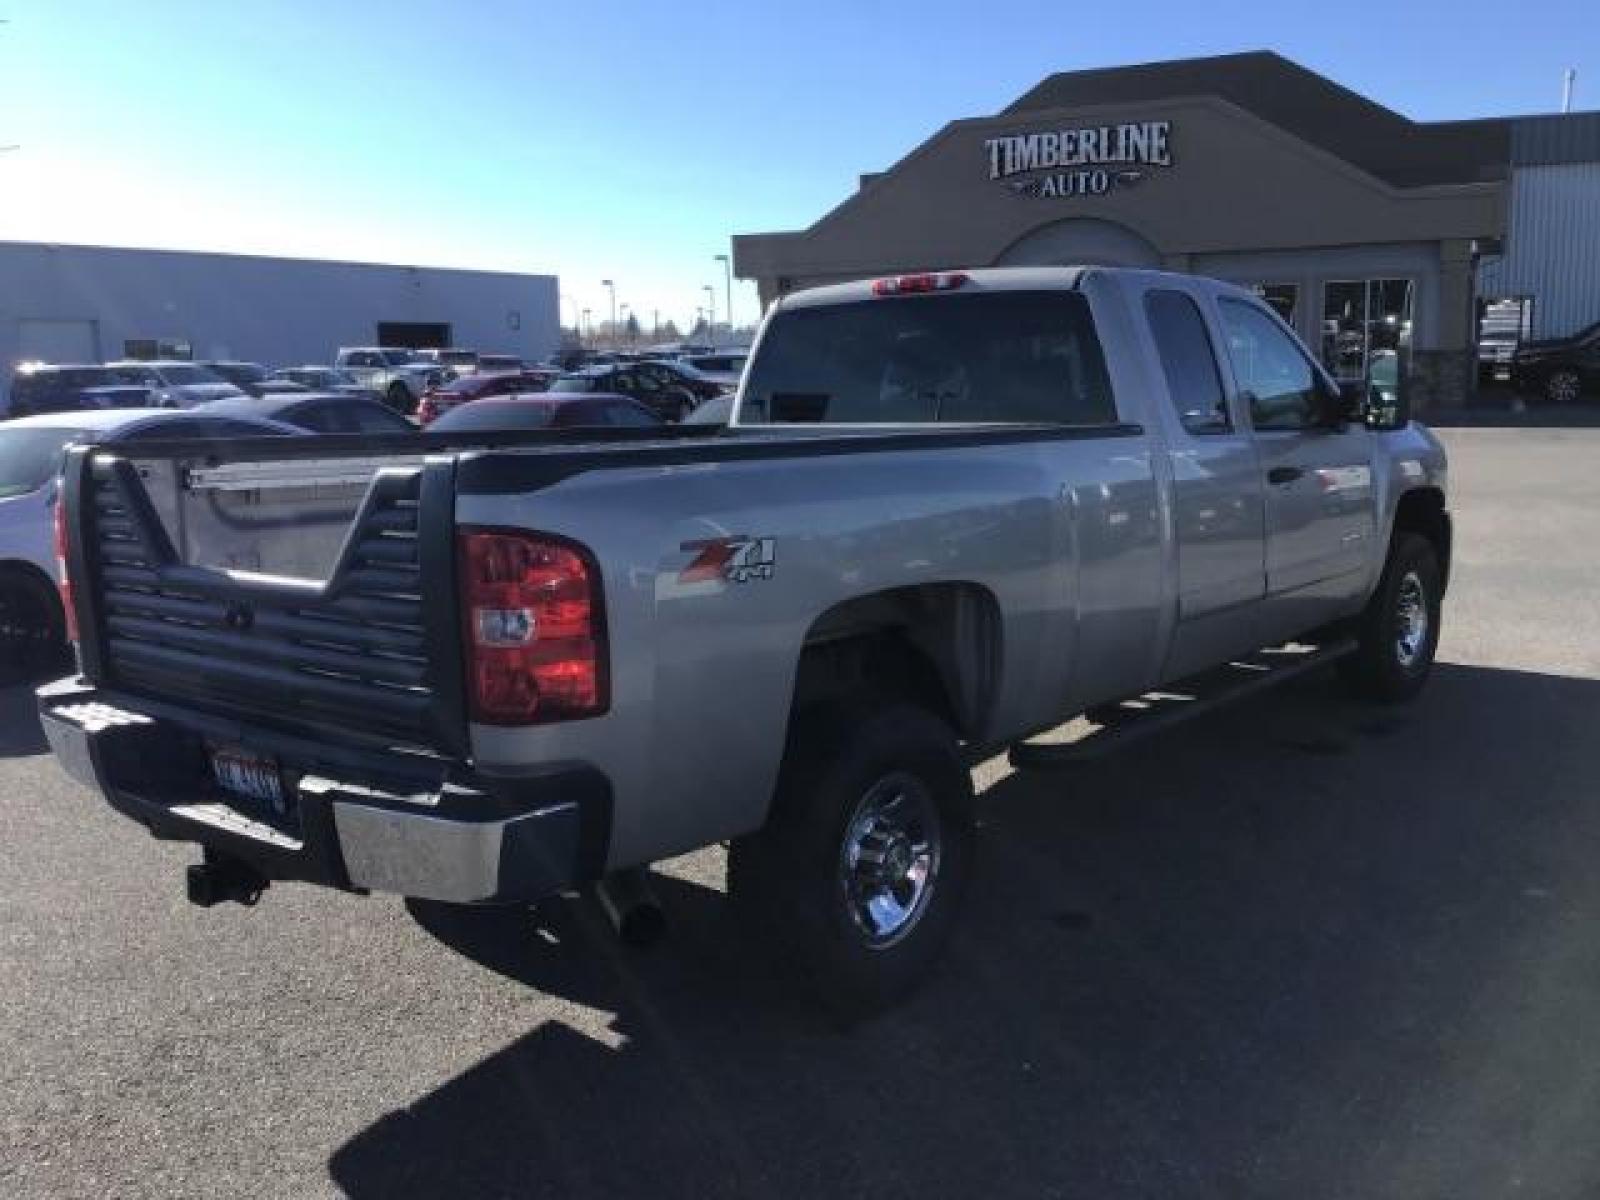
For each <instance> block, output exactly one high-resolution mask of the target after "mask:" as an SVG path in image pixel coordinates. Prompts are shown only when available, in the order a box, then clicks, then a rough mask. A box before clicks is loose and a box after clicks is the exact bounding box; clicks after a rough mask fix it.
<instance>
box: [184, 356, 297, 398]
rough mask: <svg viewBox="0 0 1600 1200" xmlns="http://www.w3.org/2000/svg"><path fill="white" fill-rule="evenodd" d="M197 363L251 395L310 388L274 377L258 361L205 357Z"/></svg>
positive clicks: (268, 394)
mask: <svg viewBox="0 0 1600 1200" xmlns="http://www.w3.org/2000/svg"><path fill="white" fill-rule="evenodd" d="M199 365H200V366H202V367H204V368H205V369H206V370H208V371H210V372H211V373H212V374H213V375H217V376H220V377H221V378H223V379H225V380H227V381H228V382H229V383H231V384H233V386H234V387H236V388H238V389H239V390H240V391H242V392H244V393H246V394H247V395H251V396H272V395H278V394H280V393H283V392H304V391H308V390H310V389H308V388H306V387H305V386H304V385H302V384H298V383H296V382H294V381H293V380H292V379H279V378H276V377H275V376H273V375H272V374H271V373H269V372H268V371H267V369H266V368H265V367H263V366H262V365H261V364H260V363H253V362H226V361H223V362H219V361H217V360H215V359H207V360H206V361H204V362H202V363H200V364H199Z"/></svg>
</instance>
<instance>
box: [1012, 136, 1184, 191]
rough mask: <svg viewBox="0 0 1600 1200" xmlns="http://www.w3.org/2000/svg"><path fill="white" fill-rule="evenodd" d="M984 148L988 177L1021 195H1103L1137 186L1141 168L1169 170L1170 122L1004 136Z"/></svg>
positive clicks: (1170, 148)
mask: <svg viewBox="0 0 1600 1200" xmlns="http://www.w3.org/2000/svg"><path fill="white" fill-rule="evenodd" d="M983 148H984V149H985V150H986V151H988V154H989V178H990V179H994V180H998V181H1000V182H1002V183H1004V184H1005V185H1006V187H1008V188H1010V189H1011V190H1012V191H1013V192H1016V193H1017V194H1018V195H1019V196H1063V197H1066V196H1103V195H1105V194H1106V193H1107V192H1109V191H1111V190H1112V189H1113V188H1121V187H1132V186H1133V185H1134V184H1136V183H1138V182H1139V181H1140V180H1142V179H1143V178H1144V177H1145V175H1146V173H1147V172H1146V171H1145V170H1144V168H1147V167H1170V166H1172V122H1171V121H1136V122H1132V123H1130V124H1126V125H1095V126H1091V127H1089V128H1086V129H1062V130H1051V131H1049V132H1046V133H1019V134H1008V135H1007V136H1005V137H996V138H990V139H988V140H987V141H986V142H984V143H983ZM1019 175H1025V176H1027V178H1025V179H1018V178H1016V176H1019Z"/></svg>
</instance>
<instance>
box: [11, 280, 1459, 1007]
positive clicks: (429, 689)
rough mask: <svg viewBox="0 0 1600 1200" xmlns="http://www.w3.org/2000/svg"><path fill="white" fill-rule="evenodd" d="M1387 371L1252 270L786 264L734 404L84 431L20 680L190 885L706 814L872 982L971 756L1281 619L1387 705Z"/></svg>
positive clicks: (1390, 494)
mask: <svg viewBox="0 0 1600 1200" xmlns="http://www.w3.org/2000/svg"><path fill="white" fill-rule="evenodd" d="M1404 408H1405V403H1404V396H1403V394H1397V395H1395V396H1387V397H1383V398H1381V399H1380V398H1374V397H1369V396H1367V395H1364V394H1361V393H1359V392H1357V391H1355V390H1354V389H1353V386H1347V387H1346V389H1345V390H1343V391H1341V389H1340V388H1339V387H1337V386H1336V385H1335V384H1334V383H1333V381H1332V380H1331V379H1330V378H1329V377H1328V376H1327V375H1326V374H1325V373H1324V371H1323V370H1322V368H1321V367H1320V366H1319V365H1318V364H1317V362H1316V360H1315V359H1314V358H1313V356H1312V355H1311V354H1310V353H1308V352H1307V351H1306V349H1305V348H1304V347H1303V346H1302V345H1301V344H1300V343H1299V341H1298V340H1297V339H1296V337H1295V335H1294V333H1293V332H1292V331H1291V330H1290V329H1289V327H1288V326H1286V325H1285V324H1284V323H1283V321H1282V320H1281V319H1280V318H1279V317H1278V316H1277V315H1276V314H1275V313H1274V312H1273V311H1272V309H1271V308H1269V307H1268V306H1266V305H1265V304H1263V303H1261V302H1260V301H1259V300H1257V299H1256V298H1255V297H1254V296H1252V295H1251V294H1250V293H1248V292H1245V291H1242V290H1240V289H1238V288H1234V287H1231V286H1228V285H1225V284H1221V283H1217V282H1213V281H1209V280H1202V279H1194V278H1188V277H1184V276H1177V275H1169V274H1160V273H1153V272H1137V271H1122V270H1112V269H1101V268H1083V269H1072V268H1050V269H1012V270H994V271H974V272H972V273H970V274H959V273H947V274H939V275H913V276H901V277H895V278H890V279H884V280H878V281H875V282H866V283H857V284H845V285H839V286H834V287H826V288H821V289H817V290H814V291H808V292H802V293H798V294H795V295H791V296H788V297H785V298H783V299H782V300H780V301H779V302H778V303H776V304H775V305H774V306H773V307H772V309H771V311H770V312H769V314H768V316H767V318H766V321H765V323H764V325H763V327H762V330H761V333H760V336H759V339H758V341H757V343H756V346H755V348H754V350H753V352H752V358H751V361H750V363H749V365H748V369H747V370H746V372H745V374H744V378H743V382H742V385H741V390H740V393H739V395H738V397H737V401H736V409H735V414H734V420H733V423H732V425H731V427H730V428H728V429H727V430H726V431H723V430H721V429H718V428H716V427H710V426H705V427H695V426H685V427H682V428H681V429H675V430H671V431H667V432H661V431H641V432H639V433H637V434H636V433H633V432H631V431H612V432H610V433H600V432H598V431H594V432H591V431H568V432H551V433H547V434H533V435H512V436H510V437H502V438H500V439H499V440H495V439H494V438H493V437H492V435H491V438H490V440H488V441H484V440H479V441H472V440H452V438H451V437H449V436H446V435H428V434H424V435H418V436H414V437H411V438H408V439H397V440H393V441H386V440H367V441H350V440H341V439H337V438H325V439H313V438H306V439H296V442H295V444H294V445H289V444H287V443H279V444H267V443H248V442H246V443H240V444H238V445H237V446H235V447H232V448H230V450H229V451H228V452H226V453H223V454H218V452H217V451H216V448H215V447H212V446H200V445H184V444H175V445H171V446H144V447H128V448H85V449H83V450H79V451H76V452H74V456H73V459H72V461H71V462H70V464H69V469H68V472H67V476H66V481H65V490H66V503H65V504H64V506H63V508H62V511H63V512H64V521H63V527H62V530H61V539H60V552H61V555H62V558H63V563H64V568H65V569H64V575H65V578H66V580H67V583H66V591H67V597H68V607H69V610H70V612H71V613H72V614H73V617H74V619H75V622H76V628H77V636H78V653H79V661H80V667H81V670H80V672H79V673H78V674H77V675H76V676H75V677H72V678H68V679H64V680H61V681H59V682H57V683H55V684H52V685H49V686H47V687H45V688H44V689H42V690H41V692H40V693H39V706H40V712H41V715H42V718H43V722H44V726H45V729H46V731H47V733H48V735H49V738H50V742H51V744H52V746H53V748H54V750H55V753H56V754H57V755H58V756H59V758H60V760H61V761H62V763H63V764H64V765H65V766H66V767H67V769H68V770H69V771H71V772H72V773H73V774H74V775H76V776H77V777H78V778H80V779H82V780H84V781H85V782H86V783H88V784H90V785H91V786H93V787H95V788H96V789H98V790H100V791H101V792H103V793H104V795H105V796H106V798H107V799H108V800H109V801H110V803H111V804H112V805H113V806H114V807H116V808H117V809H119V810H120V811H122V812H123V813H125V814H126V815H128V816H130V817H132V818H133V819H134V820H136V821H138V822H139V823H141V824H143V825H145V826H146V827H147V828H148V829H149V830H150V831H151V832H153V833H155V834H156V835H157V836H159V837H163V838H174V839H180V840H185V841H190V842H196V843H199V844H200V845H201V846H202V847H204V859H203V861H202V863H200V864H199V865H197V866H196V867H193V868H191V879H190V885H191V890H192V895H193V896H194V898H195V899H197V900H200V901H201V902H211V901H214V900H217V899H229V898H233V899H246V900H253V899H254V898H255V897H256V896H257V895H259V893H260V891H261V890H262V888H264V887H265V886H266V884H267V883H268V881H270V880H282V879H288V880H306V881H310V882H314V883H319V884H324V885H328V886H332V887H336V888H341V889H347V890H358V891H369V890H370V891H382V892H392V893H398V894H400V895H405V896H417V897H431V898H435V899H439V900H446V901H456V902H471V903H489V904H521V903H528V902H532V901H537V900H539V899H540V898H541V897H545V896H548V895H550V894H552V893H554V892H557V891H561V890H564V889H570V888H577V887H583V886H586V885H591V884H596V885H598V887H599V889H600V891H601V896H602V899H603V900H605V901H607V903H608V904H610V906H611V909H612V910H613V911H616V910H617V909H618V907H619V905H620V906H621V907H624V908H625V907H626V906H627V904H628V900H627V897H629V896H634V897H637V896H638V895H639V894H640V891H639V889H638V887H637V883H638V880H639V874H638V871H637V869H638V868H640V867H642V866H644V865H646V864H649V863H651V862H653V861H655V860H657V859H661V858H664V857H666V856H669V855H674V854H678V853H682V852H684V851H688V850H691V849H694V848H696V847H701V846H706V845H709V844H711V843H714V842H718V841H724V840H726V841H730V842H731V848H730V853H729V890H730V893H731V898H732V900H733V901H734V902H735V903H736V904H737V905H738V906H740V907H741V908H743V909H745V910H746V911H748V912H750V913H752V914H755V915H757V916H759V917H760V918H761V919H762V922H763V923H762V925H761V928H764V929H766V930H768V931H769V932H770V933H771V934H772V935H773V936H774V937H775V938H776V940H777V941H778V942H779V943H781V944H782V945H784V946H787V947H790V948H792V950H793V952H794V956H795V959H796V960H797V961H798V962H800V963H803V964H805V965H806V967H807V968H808V972H807V974H808V977H809V978H810V979H811V980H813V981H814V982H815V983H816V984H817V985H818V987H819V988H820V990H821V992H822V993H823V994H824V996H825V997H826V998H827V999H828V1001H829V1002H830V1003H832V1004H834V1005H836V1006H838V1007H840V1008H843V1009H846V1010H851V1011H864V1010H871V1009H873V1008H875V1007H878V1006H880V1005H882V1004H884V1003H885V1002H887V1001H889V1000H891V999H893V998H894V997H896V996H898V995H900V994H901V993H903V992H904V991H905V990H906V989H907V988H908V987H910V986H911V985H912V984H913V983H914V982H915V981H916V980H917V979H918V978H919V977H920V976H921V975H922V974H923V973H924V971H925V970H926V968H927V967H928V966H929V964H930V962H931V960H932V959H933V957H934V956H935V955H936V954H937V952H938V950H939V948H940V946H941V945H942V943H943V940H944V937H945V935H946V934H947V933H948V931H949V929H950V926H951V923H952V921H953V919H954V916H955V912H956V908H957V904H958V900H959V896H960V893H961V890H962V886H963V884H964V883H965V881H966V879H967V876H968V875H969V874H970V872H971V869H972V832H971V828H972V826H971V806H972V783H971V777H970V774H969V770H968V767H969V764H970V763H971V762H972V761H974V760H975V759H976V758H977V757H979V756H982V755H986V754H989V753H993V752H995V751H997V750H1004V749H1005V748H1007V747H1012V749H1013V756H1014V761H1016V762H1018V763H1019V764H1021V765H1024V766H1038V765H1051V764H1052V760H1053V757H1054V756H1055V755H1057V754H1058V753H1065V754H1067V755H1068V756H1070V753H1071V752H1072V750H1073V747H1071V746H1068V747H1065V748H1063V747H1051V746H1043V745H1039V744H1034V743H1029V742H1027V741H1026V739H1028V738H1030V737H1031V736H1032V735H1034V734H1036V733H1039V732H1041V731H1045V730H1049V729H1051V728H1052V727H1055V726H1057V725H1059V724H1060V723H1062V722H1064V721H1065V720H1067V719H1068V718H1071V717H1073V716H1075V715H1077V714H1083V713H1089V714H1091V715H1094V716H1097V717H1099V718H1102V719H1104V720H1105V721H1106V722H1107V723H1108V724H1109V725H1116V724H1117V722H1116V721H1113V720H1111V718H1108V717H1107V716H1106V714H1107V711H1108V710H1110V709H1112V708H1113V707H1114V706H1116V705H1117V704H1118V702H1120V701H1123V700H1126V699H1129V698H1134V697H1139V696H1141V695H1143V694H1147V693H1151V692H1152V691H1154V690H1155V689H1158V688H1160V687H1161V686H1162V685H1165V684H1170V683H1171V682H1172V681H1174V680H1178V679H1182V678H1185V677H1188V676H1191V675H1194V674H1196V673H1198V672H1203V671H1207V670H1208V669H1212V668H1217V667H1218V666H1219V665H1220V664H1227V663H1229V662H1230V661H1232V660H1237V659H1239V658H1240V657H1241V656H1248V655H1250V654H1252V652H1255V651H1258V650H1261V649H1262V648H1264V647H1274V646H1278V645H1279V644H1280V643H1287V642H1290V641H1291V640H1296V641H1305V642H1307V643H1309V645H1310V647H1311V648H1310V649H1307V647H1306V646H1300V647H1298V649H1296V650H1295V651H1293V652H1285V653H1282V654H1279V655H1277V656H1276V661H1293V662H1296V663H1299V664H1301V665H1320V664H1321V663H1323V662H1332V661H1334V660H1338V661H1339V663H1340V665H1341V666H1342V668H1343V669H1344V671H1345V672H1346V674H1347V675H1348V676H1349V677H1350V678H1351V680H1352V681H1353V682H1355V683H1356V684H1357V685H1358V686H1359V687H1360V688H1361V689H1362V690H1363V691H1364V692H1365V693H1367V694H1368V695H1371V696H1373V697H1376V698H1379V699H1383V700H1399V699H1404V698H1407V697H1409V696H1411V695H1413V694H1415V692H1416V691H1417V690H1418V689H1419V688H1420V687H1421V686H1422V684H1423V681H1424V680H1425V679H1426V677H1427V675H1428V672H1429V668H1430V665H1431V663H1432V659H1433V653H1434V647H1435V645H1436V642H1437V638H1438V634H1439V622H1440V604H1441V600H1442V598H1443V595H1444V590H1445V586H1446V581H1447V579H1448V574H1449V563H1450V550H1451V533H1450V529H1451V526H1450V518H1449V515H1448V512H1447V510H1446V504H1445V474H1446V472H1445V457H1444V454H1443V452H1442V450H1441V448H1440V446H1439V443H1438V442H1437V441H1436V440H1435V439H1434V438H1433V437H1432V436H1431V435H1430V434H1429V433H1428V432H1427V431H1426V430H1424V429H1423V428H1421V427H1420V426H1418V425H1415V424H1413V423H1411V422H1409V421H1408V420H1407V418H1406V414H1405V411H1404ZM1283 673H1284V674H1293V673H1294V671H1293V669H1292V668H1291V669H1288V670H1286V671H1284V672H1283ZM1246 674H1247V675H1248V676H1249V678H1250V680H1251V681H1252V682H1251V683H1250V684H1249V685H1248V686H1250V687H1255V686H1259V683H1258V680H1259V678H1262V677H1273V676H1274V675H1276V674H1277V672H1273V671H1269V672H1264V673H1262V672H1246ZM1134 707H1135V706H1129V708H1130V709H1132V708H1134ZM1162 719H1165V718H1162ZM1130 724H1136V722H1130ZM1105 732H1106V733H1107V734H1108V735H1116V736H1123V731H1120V730H1119V729H1117V728H1109V729H1108V730H1106V731H1105ZM1097 736H1101V735H1091V737H1090V739H1089V741H1090V742H1092V741H1093V740H1094V737H1097ZM1113 741H1115V737H1113ZM629 881H631V884H629V886H623V885H624V884H625V883H629Z"/></svg>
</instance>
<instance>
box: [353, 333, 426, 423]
mask: <svg viewBox="0 0 1600 1200" xmlns="http://www.w3.org/2000/svg"><path fill="white" fill-rule="evenodd" d="M333 365H334V366H335V367H336V368H337V369H339V370H341V371H345V372H347V373H349V374H350V375H352V376H354V377H355V379H356V382H358V383H360V384H361V386H362V387H364V388H366V389H367V391H369V392H371V393H372V394H373V395H374V396H377V397H378V398H379V399H381V400H382V401H383V402H384V403H385V404H387V405H388V406H389V407H390V408H392V409H394V410H395V412H398V413H404V414H406V415H407V416H409V415H410V414H411V413H412V412H414V411H415V410H416V407H417V402H418V401H419V400H421V399H422V393H423V392H425V391H427V390H428V389H429V388H432V387H438V386H439V385H440V384H442V383H444V382H445V381H446V379H448V378H449V370H448V368H447V367H446V366H444V365H442V364H440V363H438V362H435V361H433V360H431V359H427V358H424V357H422V356H421V355H420V354H418V353H417V352H416V351H415V350H401V349H397V348H395V347H393V346H341V347H340V348H339V353H338V354H337V355H336V356H335V357H334V360H333Z"/></svg>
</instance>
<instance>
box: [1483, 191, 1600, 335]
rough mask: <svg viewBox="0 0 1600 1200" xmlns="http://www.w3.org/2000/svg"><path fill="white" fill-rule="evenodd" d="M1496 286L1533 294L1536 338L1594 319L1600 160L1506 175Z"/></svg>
mask: <svg viewBox="0 0 1600 1200" xmlns="http://www.w3.org/2000/svg"><path fill="white" fill-rule="evenodd" d="M1481 281H1482V276H1481V275H1480V286H1481ZM1498 284H1499V286H1498V287H1497V288H1496V289H1495V294H1499V295H1531V296H1532V297H1533V298H1534V300H1533V336H1534V337H1536V338H1548V337H1563V336H1565V335H1566V334H1569V333H1572V332H1574V331H1576V330H1578V329H1581V328H1583V327H1584V326H1585V325H1588V324H1590V323H1591V322H1593V321H1597V320H1600V162H1591V163H1575V164H1570V165H1566V166H1545V167H1519V168H1518V169H1517V170H1516V171H1514V172H1513V173H1512V178H1511V224H1510V230H1509V233H1508V236H1507V238H1506V253H1505V258H1504V259H1503V260H1502V262H1501V265H1500V268H1499V278H1498ZM1485 294H1488V293H1487V292H1485Z"/></svg>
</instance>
